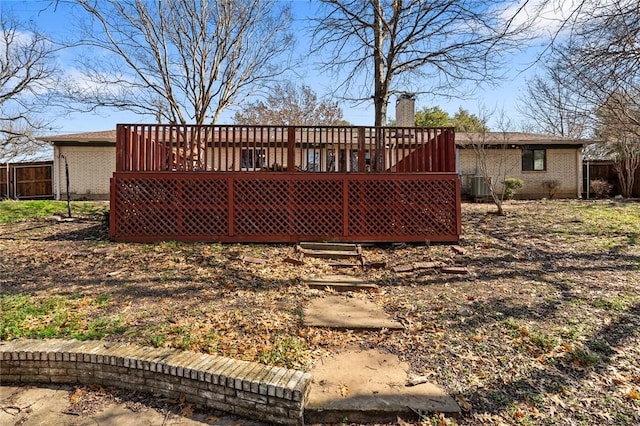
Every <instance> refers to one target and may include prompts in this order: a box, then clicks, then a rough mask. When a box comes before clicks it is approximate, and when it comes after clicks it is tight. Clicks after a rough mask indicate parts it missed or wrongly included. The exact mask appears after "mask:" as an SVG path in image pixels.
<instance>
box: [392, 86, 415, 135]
mask: <svg viewBox="0 0 640 426" xmlns="http://www.w3.org/2000/svg"><path fill="white" fill-rule="evenodd" d="M415 125H416V95H415V94H413V93H401V94H400V95H398V98H397V99H396V126H398V127H414V126H415Z"/></svg>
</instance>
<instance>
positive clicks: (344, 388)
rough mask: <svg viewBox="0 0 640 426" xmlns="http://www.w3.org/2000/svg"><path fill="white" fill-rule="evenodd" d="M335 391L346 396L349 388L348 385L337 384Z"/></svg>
mask: <svg viewBox="0 0 640 426" xmlns="http://www.w3.org/2000/svg"><path fill="white" fill-rule="evenodd" d="M336 392H337V393H338V395H340V396H341V397H343V398H346V397H347V396H349V394H350V393H351V391H350V390H349V386H347V385H345V384H339V385H338V388H337V389H336Z"/></svg>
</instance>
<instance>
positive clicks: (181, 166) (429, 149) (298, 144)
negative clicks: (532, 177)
mask: <svg viewBox="0 0 640 426" xmlns="http://www.w3.org/2000/svg"><path fill="white" fill-rule="evenodd" d="M454 139H455V136H454V131H453V129H452V128H448V127H444V128H398V127H378V128H376V127H301V126H295V127H282V126H193V125H185V126H178V125H153V124H149V125H140V124H134V125H119V126H118V136H117V160H116V170H117V171H123V172H124V171H127V172H129V171H156V172H159V171H217V172H238V171H257V170H264V171H267V170H271V171H289V172H295V171H308V172H336V173H340V172H342V173H350V172H360V173H363V172H396V171H398V172H400V171H402V172H436V173H440V172H455V167H456V165H455V146H454V144H455V142H454ZM360 159H364V161H360Z"/></svg>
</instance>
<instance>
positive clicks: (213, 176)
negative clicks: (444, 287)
mask: <svg viewBox="0 0 640 426" xmlns="http://www.w3.org/2000/svg"><path fill="white" fill-rule="evenodd" d="M454 139H455V135H454V131H453V129H451V128H430V129H426V128H424V129H423V128H370V127H278V126H173V125H139V124H136V125H119V126H118V137H117V144H116V146H117V150H116V151H117V154H116V155H117V161H116V170H117V171H116V173H114V176H113V178H112V181H111V216H110V217H111V227H110V231H111V235H112V236H113V237H114V238H115V239H117V240H126V241H158V240H183V241H222V242H292V241H304V240H323V241H419V242H424V241H448V242H453V241H457V240H458V238H459V235H460V228H461V225H460V183H459V180H458V176H457V174H456V173H455V147H454V144H455V140H454Z"/></svg>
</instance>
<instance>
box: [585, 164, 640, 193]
mask: <svg viewBox="0 0 640 426" xmlns="http://www.w3.org/2000/svg"><path fill="white" fill-rule="evenodd" d="M582 179H583V184H582V188H584V190H585V193H583V194H582V196H583V198H587V194H586V189H587V188H590V182H589V181H592V180H597V179H604V180H606V181H607V182H609V183H610V184H611V185H613V188H612V189H611V193H610V194H609V195H611V196H615V195H618V194H620V184H619V183H618V175H617V173H616V170H615V167H614V165H613V162H612V161H607V160H596V161H586V160H585V161H584V163H583V165H582ZM632 196H633V197H640V169H638V170H636V176H635V182H634V185H633V194H632ZM594 197H595V194H594V193H592V192H591V193H590V194H589V198H594Z"/></svg>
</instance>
